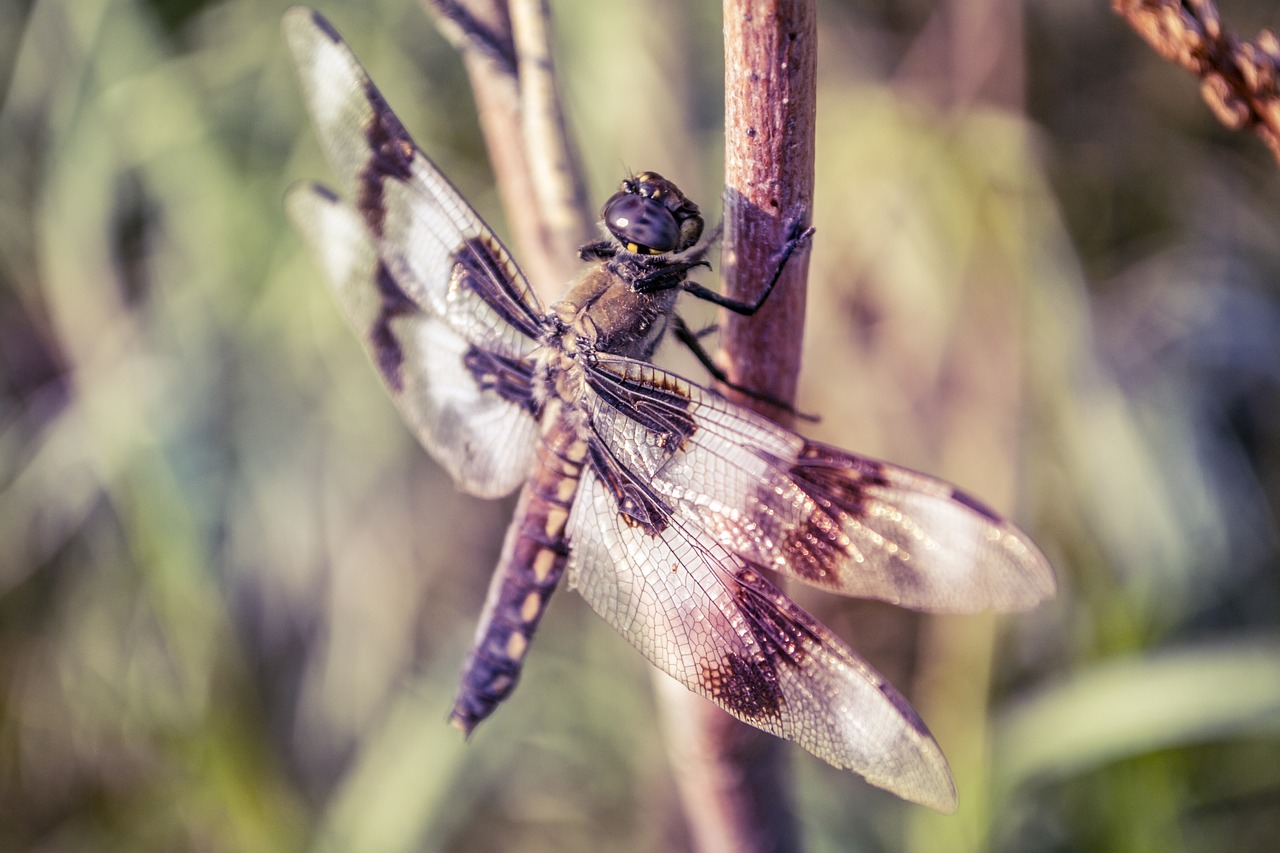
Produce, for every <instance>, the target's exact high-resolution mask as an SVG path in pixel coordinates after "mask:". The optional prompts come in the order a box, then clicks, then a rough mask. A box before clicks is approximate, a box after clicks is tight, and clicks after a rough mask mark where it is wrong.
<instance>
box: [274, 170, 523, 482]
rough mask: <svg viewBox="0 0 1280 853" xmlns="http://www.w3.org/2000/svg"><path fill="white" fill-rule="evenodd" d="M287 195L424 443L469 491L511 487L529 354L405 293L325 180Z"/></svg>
mask: <svg viewBox="0 0 1280 853" xmlns="http://www.w3.org/2000/svg"><path fill="white" fill-rule="evenodd" d="M286 205H287V207H288V210H289V214H290V216H291V217H292V219H293V221H294V223H295V224H296V225H297V227H298V230H299V231H301V232H302V234H303V236H304V237H305V238H306V240H307V242H308V243H309V244H310V246H311V250H312V252H313V254H314V255H315V257H316V258H317V259H319V261H320V264H321V266H322V267H323V268H324V271H325V273H326V274H327V276H328V279H329V281H330V284H331V285H332V289H333V292H334V294H335V295H336V296H337V299H338V304H339V306H340V307H341V308H342V313H343V315H344V316H345V317H346V319H347V322H348V323H349V324H350V326H351V328H352V330H353V331H354V332H355V333H356V335H357V336H358V337H359V338H360V341H361V343H362V344H363V345H364V348H365V350H366V351H367V352H368V353H369V356H370V358H371V359H372V360H373V362H374V364H375V365H376V366H377V367H378V370H379V372H380V373H381V375H382V379H383V381H384V383H385V384H386V386H387V389H388V390H389V391H390V392H391V396H392V398H393V399H394V400H395V403H396V406H397V407H398V408H399V409H400V413H401V415H403V417H404V419H405V421H406V422H407V423H408V424H409V425H410V427H411V428H412V429H413V431H414V433H415V434H416V435H417V437H418V439H419V440H420V441H421V442H422V444H423V446H424V447H426V448H427V450H429V451H430V452H431V454H432V455H433V456H434V457H435V458H436V459H437V460H439V462H440V463H441V464H442V465H443V466H444V467H445V469H446V470H448V471H449V473H450V474H451V475H452V476H453V478H454V480H455V481H456V482H457V483H458V485H459V486H460V487H461V488H463V489H465V490H466V491H468V492H471V493H472V494H476V495H480V496H483V497H497V496H500V495H504V494H507V493H508V492H510V491H512V490H514V489H515V488H516V486H518V485H519V484H520V483H521V482H522V481H523V480H524V478H525V476H526V475H527V474H528V470H529V464H530V460H531V457H532V452H533V446H534V442H535V439H536V436H537V431H536V430H537V425H536V422H535V421H534V418H533V416H532V414H531V412H530V408H529V395H530V391H529V373H528V372H527V371H528V368H527V366H526V362H521V361H515V360H506V361H504V360H503V359H501V358H499V357H497V356H495V355H493V354H491V353H485V352H484V351H482V350H479V349H477V348H476V347H475V346H474V345H473V344H471V343H468V342H467V341H466V340H465V339H463V338H462V337H461V336H460V335H458V333H457V332H456V331H455V330H454V329H453V328H452V327H451V326H450V325H449V324H447V323H445V322H444V321H443V320H441V319H440V318H439V317H438V316H435V315H433V314H431V313H430V312H428V311H425V310H423V308H422V307H421V306H420V305H418V304H417V303H416V302H413V301H412V300H410V299H408V298H407V297H406V296H405V295H404V293H403V291H402V290H401V289H400V287H399V284H398V281H397V279H396V277H395V276H394V275H393V274H392V273H391V272H390V270H388V269H387V268H386V266H385V265H383V264H382V263H381V261H380V260H379V258H378V256H377V255H376V253H375V251H374V247H373V244H372V241H371V240H370V238H369V235H368V232H367V231H366V230H365V229H364V228H363V227H362V225H361V223H360V219H359V216H358V215H357V214H356V212H355V211H353V210H352V209H351V208H350V207H348V206H347V205H346V204H344V203H343V202H342V201H341V200H339V199H338V198H337V197H336V196H334V195H333V194H332V193H331V192H329V191H328V190H326V189H324V188H323V187H319V186H314V185H298V186H295V187H294V188H292V189H291V190H290V191H289V194H288V196H287V197H286Z"/></svg>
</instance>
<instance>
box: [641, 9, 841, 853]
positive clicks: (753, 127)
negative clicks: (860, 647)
mask: <svg viewBox="0 0 1280 853" xmlns="http://www.w3.org/2000/svg"><path fill="white" fill-rule="evenodd" d="M724 20H725V23H724V30H725V204H724V216H725V233H724V252H723V254H722V257H721V268H722V271H723V280H724V288H723V292H724V293H725V294H726V295H728V296H731V297H733V298H735V299H738V300H743V301H754V300H755V299H756V298H757V297H758V296H759V295H760V290H761V288H762V287H763V286H764V285H765V284H766V283H767V282H768V281H769V279H770V277H771V276H772V274H773V271H774V268H775V265H776V263H777V258H778V252H779V249H781V248H782V246H783V245H784V244H785V242H786V239H787V235H788V231H789V230H790V228H791V226H792V225H794V224H795V223H797V222H798V223H801V224H808V222H809V218H810V212H811V209H812V201H813V181H814V179H813V155H814V115H815V104H816V95H815V93H816V88H817V83H816V79H817V75H816V65H817V59H816V57H817V19H816V13H815V11H814V7H813V3H812V2H811V0H770V2H759V0H725V3H724ZM807 273H808V252H807V251H799V252H796V253H795V254H794V255H792V257H791V259H790V261H789V262H788V264H787V266H786V269H785V272H784V276H783V278H782V280H781V281H780V282H779V283H778V285H777V288H776V289H775V290H774V292H773V294H772V295H771V296H770V297H769V300H768V302H766V303H765V305H764V307H763V308H762V309H761V310H760V311H759V312H758V313H757V314H756V315H755V316H754V317H751V318H742V317H738V316H736V315H732V314H729V315H727V316H724V317H722V323H721V328H722V330H723V335H722V338H721V344H722V348H723V352H724V361H725V367H726V372H727V373H728V375H729V377H730V379H731V380H732V381H734V382H735V383H738V384H741V385H745V386H747V387H750V388H752V389H755V390H758V391H761V392H763V393H765V394H767V395H769V396H771V397H773V398H774V399H778V400H784V401H791V400H793V399H794V397H795V388H796V377H797V374H798V373H799V369H800V349H801V338H802V335H803V332H804V305H805V294H804V284H805V278H806V275H807ZM726 393H731V392H728V391H726ZM738 400H739V402H742V403H743V404H744V405H749V406H752V407H754V408H764V409H769V410H770V411H768V412H767V413H768V414H771V415H772V416H774V417H779V418H788V417H789V415H788V413H786V412H783V411H780V410H778V409H777V408H775V407H768V406H766V405H765V404H761V403H759V402H758V401H754V400H750V399H747V398H744V397H741V396H738ZM663 699H664V711H665V714H666V716H667V718H668V738H669V741H670V744H669V747H670V749H671V751H672V753H673V759H674V760H673V765H674V767H675V770H676V779H677V784H678V785H679V787H680V791H681V796H682V797H683V799H684V803H685V812H686V814H687V815H688V818H689V826H690V830H691V832H692V834H693V836H694V840H695V844H696V846H697V847H698V849H699V850H702V851H712V850H737V851H757V853H758V852H759V851H781V850H792V849H796V848H797V847H798V845H799V831H798V829H797V827H796V824H795V819H794V817H793V815H792V814H791V811H790V797H789V795H788V787H789V786H788V784H787V778H788V774H787V772H786V765H785V762H786V760H787V758H788V753H787V745H786V744H785V743H784V742H783V741H780V740H778V739H776V738H774V737H772V736H770V735H767V734H764V733H762V732H760V731H758V730H756V729H753V728H750V727H748V726H745V725H743V724H742V723H739V722H738V721H737V720H735V719H733V718H732V717H730V716H729V715H728V714H725V713H724V712H723V711H721V710H720V709H719V708H716V707H715V706H713V705H711V703H709V702H707V701H705V700H703V699H701V698H700V697H697V696H694V695H693V694H690V693H686V692H684V691H678V692H677V693H675V694H674V695H673V694H670V693H668V694H667V695H665V696H664V697H663Z"/></svg>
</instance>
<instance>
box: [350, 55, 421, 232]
mask: <svg viewBox="0 0 1280 853" xmlns="http://www.w3.org/2000/svg"><path fill="white" fill-rule="evenodd" d="M364 95H365V98H366V99H367V100H368V103H369V107H370V109H371V111H372V114H371V115H370V117H369V119H368V121H367V124H366V125H365V131H364V135H365V141H366V142H367V143H368V145H369V159H368V161H367V162H366V163H365V166H364V168H363V169H361V170H360V173H359V176H358V180H357V182H356V210H358V211H359V212H360V215H361V216H363V217H364V221H365V222H367V223H368V225H369V232H370V233H371V234H373V236H374V237H375V238H380V237H382V236H383V231H384V229H385V225H386V219H387V204H386V199H385V197H384V194H385V193H384V187H385V185H386V182H387V181H388V180H397V181H408V180H410V179H412V177H413V158H414V151H415V150H416V149H415V148H414V145H413V139H411V138H410V137H409V132H408V131H407V130H405V129H404V125H403V124H401V123H400V119H398V118H396V114H395V113H393V112H392V111H391V107H389V106H387V102H386V101H385V100H383V98H382V93H380V92H379V91H378V90H377V88H375V87H374V85H373V82H372V81H370V80H369V79H368V78H367V77H366V78H365V81H364Z"/></svg>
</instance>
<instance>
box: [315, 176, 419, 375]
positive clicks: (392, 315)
mask: <svg viewBox="0 0 1280 853" xmlns="http://www.w3.org/2000/svg"><path fill="white" fill-rule="evenodd" d="M335 200H336V199H335ZM374 287H376V288H377V290H378V296H379V297H380V298H381V299H380V302H379V305H378V315H377V316H376V317H375V318H374V320H373V325H372V326H371V327H370V329H369V349H370V353H371V354H372V356H373V361H374V364H376V365H377V366H378V372H379V373H381V374H382V378H383V381H385V382H386V383H387V387H388V388H390V389H391V392H392V393H393V394H398V393H400V392H401V391H403V390H404V376H403V374H402V372H401V370H402V368H403V366H404V348H403V347H402V346H400V340H399V339H398V338H397V337H396V335H395V333H394V332H393V331H392V330H391V324H392V322H393V321H394V320H397V319H400V318H402V317H406V316H409V315H411V314H414V313H417V312H418V311H419V308H418V306H417V305H415V304H414V303H413V300H411V299H410V298H409V297H408V296H406V295H405V292H404V291H403V290H401V289H400V285H398V284H396V280H395V278H394V277H393V276H392V275H391V271H390V270H388V269H387V265H386V264H384V263H381V262H379V263H378V265H377V269H376V271H375V272H374Z"/></svg>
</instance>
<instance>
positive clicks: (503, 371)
mask: <svg viewBox="0 0 1280 853" xmlns="http://www.w3.org/2000/svg"><path fill="white" fill-rule="evenodd" d="M462 363H463V364H464V365H466V368H467V370H468V371H469V372H470V373H471V375H472V377H474V378H475V380H476V384H477V385H478V386H480V388H481V389H483V390H485V391H493V392H495V393H496V394H497V395H498V396H499V397H501V398H502V399H504V400H507V401H509V402H512V403H515V404H516V405H518V406H520V407H521V408H524V409H528V410H529V411H530V413H532V414H533V415H534V416H535V417H536V416H537V415H538V414H539V413H540V410H539V408H538V407H537V405H536V404H535V402H534V399H533V366H532V365H531V364H530V363H529V362H527V361H519V360H517V359H513V358H508V357H507V356H505V355H499V354H498V353H495V352H488V351H486V350H482V349H480V348H479V347H471V348H469V349H468V350H467V353H466V355H464V356H463V357H462Z"/></svg>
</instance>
